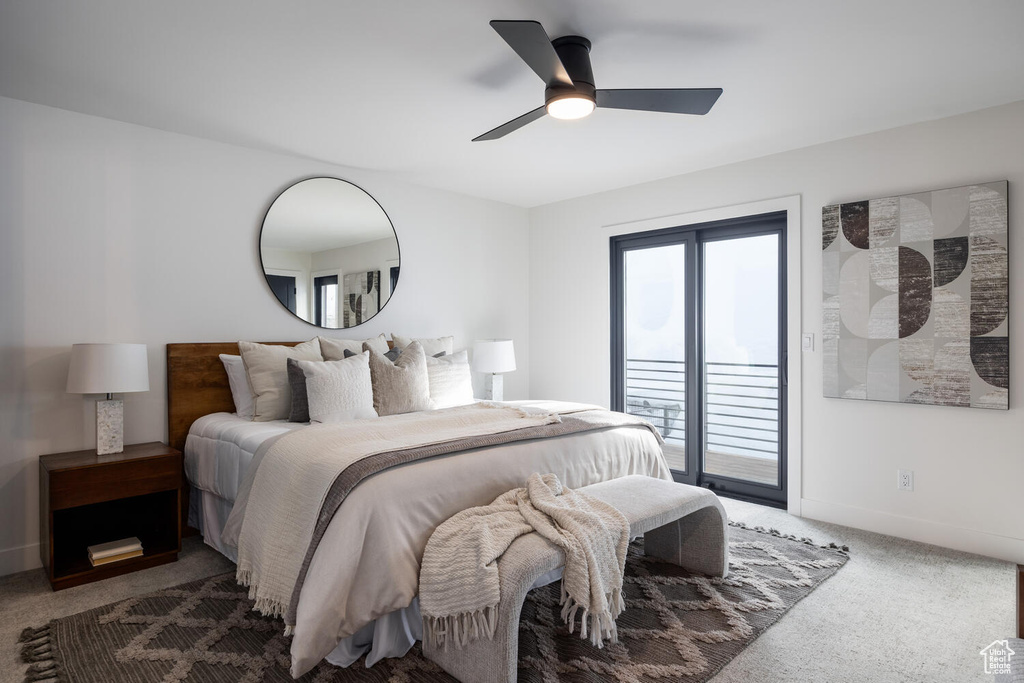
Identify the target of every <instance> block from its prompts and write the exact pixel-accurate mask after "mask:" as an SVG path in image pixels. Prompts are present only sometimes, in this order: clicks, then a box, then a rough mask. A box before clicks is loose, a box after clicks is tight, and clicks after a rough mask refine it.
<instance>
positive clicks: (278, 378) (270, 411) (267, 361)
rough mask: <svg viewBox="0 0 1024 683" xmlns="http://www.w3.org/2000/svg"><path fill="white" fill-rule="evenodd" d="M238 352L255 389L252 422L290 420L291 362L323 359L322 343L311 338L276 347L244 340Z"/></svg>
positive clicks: (251, 385)
mask: <svg viewBox="0 0 1024 683" xmlns="http://www.w3.org/2000/svg"><path fill="white" fill-rule="evenodd" d="M238 349H239V350H240V351H241V352H242V362H243V363H245V373H246V375H247V376H248V377H249V386H250V387H251V388H252V396H253V399H252V404H253V417H252V419H253V420H254V421H256V422H269V421H270V420H287V419H288V415H289V413H291V409H292V392H291V389H290V388H289V386H288V359H289V358H294V359H296V360H323V359H322V358H321V356H320V342H318V341H317V340H316V339H311V340H310V341H308V342H303V343H301V344H299V345H298V346H274V345H271V344H257V343H255V342H245V341H240V342H238Z"/></svg>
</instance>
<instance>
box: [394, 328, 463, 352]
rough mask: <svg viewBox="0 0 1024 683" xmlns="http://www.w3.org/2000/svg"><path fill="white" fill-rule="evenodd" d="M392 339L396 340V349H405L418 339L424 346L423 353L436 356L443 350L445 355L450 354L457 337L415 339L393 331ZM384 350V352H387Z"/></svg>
mask: <svg viewBox="0 0 1024 683" xmlns="http://www.w3.org/2000/svg"><path fill="white" fill-rule="evenodd" d="M391 340H392V341H394V342H395V348H396V349H404V348H405V347H406V346H408V345H409V344H411V343H413V342H414V341H418V342H419V343H420V346H422V347H423V353H425V354H427V355H428V356H436V355H437V354H439V353H441V352H442V351H443V352H444V353H445V355H448V356H450V355H451V353H452V350H453V349H454V347H455V337H437V338H435V339H413V338H412V337H403V336H402V335H400V334H395V333H394V332H392V333H391ZM386 351H387V349H385V351H383V352H382V353H384V352H386Z"/></svg>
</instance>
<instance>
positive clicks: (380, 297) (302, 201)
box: [260, 178, 400, 329]
mask: <svg viewBox="0 0 1024 683" xmlns="http://www.w3.org/2000/svg"><path fill="white" fill-rule="evenodd" d="M260 260H261V261H262V263H263V273H264V274H265V275H266V276H267V283H268V284H269V285H270V289H271V291H272V292H273V293H274V296H276V297H277V300H278V301H280V302H281V304H282V305H283V306H284V307H285V308H287V309H288V310H289V311H291V312H292V313H294V314H295V315H296V316H298V317H299V318H302V319H303V320H305V321H306V322H308V323H312V324H313V325H317V326H319V327H326V328H330V329H338V328H343V327H355V326H356V325H359V324H360V323H364V322H366V321H367V320H369V319H370V318H372V317H373V316H375V315H377V312H378V311H379V310H380V309H381V308H383V306H384V304H385V303H387V301H388V299H390V298H391V293H392V292H393V291H394V289H395V285H396V284H397V283H398V274H399V267H400V262H399V252H398V237H397V236H396V235H395V229H394V227H393V226H392V225H391V220H390V219H389V218H388V216H387V214H386V213H384V209H382V208H381V206H380V204H378V203H377V201H376V200H375V199H374V198H373V197H371V196H370V195H368V194H367V193H366V192H364V191H363V190H362V189H360V188H358V187H356V186H355V185H353V184H352V183H349V182H346V181H344V180H338V179H337V178H310V179H309V180H302V181H300V182H298V183H295V184H294V185H292V186H291V187H289V188H288V189H287V190H285V191H284V192H282V193H281V194H280V195H279V196H278V198H277V199H275V200H274V203H273V204H271V205H270V209H269V210H268V211H267V216H266V218H264V219H263V229H262V230H261V232H260Z"/></svg>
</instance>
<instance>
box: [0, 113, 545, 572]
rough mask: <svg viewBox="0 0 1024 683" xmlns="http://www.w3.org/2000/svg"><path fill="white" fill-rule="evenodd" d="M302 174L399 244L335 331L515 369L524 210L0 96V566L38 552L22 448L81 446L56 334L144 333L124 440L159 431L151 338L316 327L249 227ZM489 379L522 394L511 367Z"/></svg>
mask: <svg viewBox="0 0 1024 683" xmlns="http://www.w3.org/2000/svg"><path fill="white" fill-rule="evenodd" d="M318 174H324V175H329V176H335V177H340V178H345V179H348V180H352V181H353V182H355V183H357V184H358V185H359V186H360V187H363V188H365V189H366V190H367V191H368V192H369V193H370V194H372V195H373V196H374V197H375V198H376V199H377V200H378V201H379V202H380V204H381V206H383V207H385V209H386V210H387V212H388V215H389V216H390V217H391V220H392V221H393V222H394V225H395V230H396V231H397V233H398V239H399V241H400V243H401V250H402V259H403V260H402V275H401V285H399V287H398V288H397V290H396V296H395V298H394V300H393V301H391V302H390V303H389V304H388V306H387V307H386V308H385V309H384V310H383V311H382V312H381V313H380V314H379V315H378V316H376V317H375V318H373V320H371V321H370V322H368V323H366V324H365V325H362V326H360V327H358V328H355V329H353V330H348V331H345V332H340V331H339V332H338V333H336V336H346V337H349V336H350V337H352V338H357V337H358V338H365V337H368V336H372V335H375V334H377V333H380V332H385V333H389V332H391V331H395V332H398V333H400V334H406V335H412V336H425V337H436V336H440V335H445V334H453V335H455V338H456V344H457V345H458V346H470V345H471V344H472V341H473V340H474V339H477V338H481V337H512V338H514V339H515V340H516V349H517V352H518V354H519V362H520V367H523V368H528V367H529V338H528V317H529V315H528V302H527V300H526V297H525V296H524V294H523V291H524V287H525V282H526V278H527V277H528V275H529V272H528V263H527V258H528V246H527V245H528V239H527V230H528V227H527V213H526V211H525V210H523V209H520V208H516V207H511V206H507V205H504V204H498V203H495V202H489V201H484V200H478V199H472V198H468V197H465V196H462V195H457V194H452V193H447V192H442V191H437V190H430V189H425V188H421V187H415V186H411V185H406V184H400V183H397V182H393V181H391V180H388V179H387V178H385V177H384V176H382V175H381V174H378V173H373V172H368V171H363V170H358V169H351V168H338V167H334V166H328V165H325V164H321V163H317V162H314V161H310V160H306V159H299V158H295V157H289V156H282V155H275V154H271V153H266V152H258V151H253V150H249V149H244V148H239V147H233V146H229V145H223V144H219V143H214V142H210V141H207V140H201V139H197V138H190V137H187V136H182V135H176V134H170V133H165V132H161V131H156V130H152V129H147V128H142V127H138V126H132V125H128V124H123V123H118V122H115V121H110V120H106V119H100V118H94V117H90V116H83V115H80V114H74V113H70V112H66V111H62V110H58V109H52V108H48V107H42V106H38V105H33V104H28V103H25V102H20V101H17V100H11V99H6V98H0V444H2V448H0V520H2V523H0V574H4V573H8V572H12V571H18V570H21V569H27V568H31V567H34V566H38V565H39V558H38V555H39V553H38V548H37V547H36V543H37V542H38V526H37V525H38V503H37V482H38V472H37V464H36V459H37V457H38V456H39V455H40V454H44V453H53V452H60V451H67V450H74V449H81V448H89V447H92V446H94V445H95V417H94V415H95V412H94V410H95V409H94V400H93V399H94V398H95V397H88V398H86V397H82V396H77V395H69V394H66V393H64V386H65V382H66V378H67V369H68V361H69V356H70V347H71V344H73V343H75V342H87V341H95V342H115V341H125V342H144V343H146V344H148V345H149V357H150V387H151V388H150V391H149V392H146V393H141V394H127V395H126V396H125V442H126V443H133V442H141V441H156V440H163V439H166V405H165V403H166V401H165V396H166V387H165V377H164V370H165V367H164V353H165V349H164V345H165V344H167V343H168V342H187V341H225V340H236V339H252V340H260V339H308V338H310V337H312V336H314V335H315V334H317V332H318V330H317V328H315V327H312V326H310V325H307V324H305V323H303V322H301V321H299V320H297V319H296V318H294V317H293V316H292V315H291V314H290V313H288V312H287V311H286V310H285V309H284V308H283V307H282V306H281V305H280V304H279V303H278V302H277V301H276V300H275V299H274V297H273V295H272V294H271V292H270V290H269V288H268V286H267V284H266V281H265V279H264V277H263V273H262V271H261V270H260V265H259V256H258V253H259V251H258V250H259V246H258V235H259V228H260V222H261V220H262V218H263V215H264V213H265V212H266V210H267V207H268V206H269V204H270V202H271V201H272V200H273V199H274V197H276V196H277V195H278V193H280V192H281V190H283V189H284V188H285V187H287V186H289V185H290V184H292V183H293V182H295V181H296V180H298V179H300V178H303V177H308V176H312V175H318ZM499 256H500V257H499ZM506 381H507V387H508V389H507V392H508V395H509V397H510V398H525V397H526V396H527V395H528V394H529V375H528V373H527V372H525V371H521V372H516V373H511V374H510V375H508V376H507V378H506Z"/></svg>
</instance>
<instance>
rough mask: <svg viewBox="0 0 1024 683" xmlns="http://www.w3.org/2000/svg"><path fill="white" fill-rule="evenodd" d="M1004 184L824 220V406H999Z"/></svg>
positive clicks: (1002, 397)
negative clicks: (858, 402)
mask: <svg viewBox="0 0 1024 683" xmlns="http://www.w3.org/2000/svg"><path fill="white" fill-rule="evenodd" d="M1006 196H1007V183H1006V181H1000V182H993V183H982V184H978V185H968V186H965V187H954V188H950V189H945V190H935V191H932V192H921V193H917V194H909V195H903V196H899V197H885V198H883V199H871V200H868V201H858V202H849V203H845V204H836V205H833V206H826V207H824V208H823V209H822V214H821V230H822V276H823V290H824V292H823V296H824V300H823V303H824V320H823V328H822V350H823V353H824V385H825V396H828V397H836V398H850V399H862V400H872V401H896V402H901V403H924V404H933V405H944V406H961V407H972V408H994V409H1004V410H1005V409H1007V408H1008V407H1009V389H1010V376H1009V350H1010V343H1009V325H1008V316H1009V290H1008V273H1009V264H1008V252H1007V246H1008V245H1007V204H1006Z"/></svg>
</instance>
